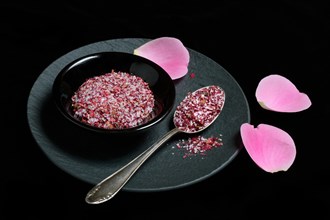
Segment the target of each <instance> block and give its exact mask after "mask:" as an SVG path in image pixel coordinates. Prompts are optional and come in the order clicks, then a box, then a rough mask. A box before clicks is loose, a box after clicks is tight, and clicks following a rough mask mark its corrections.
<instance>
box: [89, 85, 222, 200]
mask: <svg viewBox="0 0 330 220" xmlns="http://www.w3.org/2000/svg"><path fill="white" fill-rule="evenodd" d="M224 102H225V92H224V90H223V89H222V88H220V87H219V86H215V85H211V86H206V87H202V88H200V89H198V90H196V91H194V92H192V93H188V95H187V96H186V97H185V98H184V99H183V101H182V102H181V103H180V104H179V105H178V106H177V108H176V110H175V113H174V117H173V123H174V125H175V128H173V129H172V130H170V131H169V132H168V133H167V134H165V135H164V136H163V137H162V138H161V139H160V140H159V141H157V142H156V143H154V144H153V145H152V146H150V147H149V148H148V149H146V150H145V151H144V152H142V153H141V154H140V155H138V156H137V157H136V158H135V159H133V160H132V161H131V162H129V163H128V164H127V165H125V166H123V167H122V168H120V169H119V170H117V171H116V172H114V173H113V174H111V175H110V176H108V177H106V178H105V179H104V180H102V181H101V182H100V183H98V184H97V185H95V186H94V187H93V188H92V189H91V190H90V191H89V192H88V193H87V196H86V198H85V201H86V202H87V203H89V204H99V203H103V202H106V201H108V200H109V199H111V198H113V197H114V196H115V195H116V194H117V192H119V190H120V189H121V188H122V187H123V186H124V185H125V184H126V183H127V182H128V180H129V179H130V178H131V177H132V176H133V174H134V173H135V172H136V171H137V170H138V168H139V167H140V166H141V165H142V164H143V163H144V162H145V161H146V160H147V159H148V158H149V157H150V156H151V155H152V154H153V153H154V152H155V151H156V150H157V149H158V148H159V147H160V146H161V145H162V144H163V143H165V142H166V141H167V140H168V139H170V138H171V137H172V136H173V135H175V134H177V133H179V132H184V133H189V134H193V133H197V132H200V131H202V130H204V129H206V128H207V127H208V126H209V125H211V124H212V123H213V122H214V121H215V120H216V118H217V117H218V116H219V114H220V113H221V111H222V108H223V105H224Z"/></svg>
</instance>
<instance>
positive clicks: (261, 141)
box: [240, 123, 296, 173]
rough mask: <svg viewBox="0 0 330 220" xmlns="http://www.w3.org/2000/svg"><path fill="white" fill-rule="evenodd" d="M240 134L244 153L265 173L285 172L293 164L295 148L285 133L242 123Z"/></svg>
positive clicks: (265, 125)
mask: <svg viewBox="0 0 330 220" xmlns="http://www.w3.org/2000/svg"><path fill="white" fill-rule="evenodd" d="M240 132H241V137H242V141H243V144H244V146H245V149H246V151H247V152H248V154H249V155H250V157H251V158H252V160H253V161H254V162H255V163H256V164H257V165H258V166H259V167H260V168H262V169H263V170H265V171H266V172H270V173H274V172H278V171H286V170H288V169H289V168H290V167H291V165H292V164H293V162H294V160H295V157H296V147H295V143H294V141H293V140H292V138H291V137H290V135H289V134H288V133H286V132H285V131H283V130H281V129H279V128H277V127H274V126H271V125H267V124H260V125H258V126H257V127H256V128H254V126H253V125H251V124H249V123H244V124H242V125H241V128H240Z"/></svg>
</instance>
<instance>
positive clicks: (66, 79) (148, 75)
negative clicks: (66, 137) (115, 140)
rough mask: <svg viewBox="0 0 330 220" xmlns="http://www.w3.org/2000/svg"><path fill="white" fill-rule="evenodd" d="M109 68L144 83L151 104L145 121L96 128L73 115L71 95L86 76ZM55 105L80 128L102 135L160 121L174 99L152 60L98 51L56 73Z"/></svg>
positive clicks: (141, 128)
mask: <svg viewBox="0 0 330 220" xmlns="http://www.w3.org/2000/svg"><path fill="white" fill-rule="evenodd" d="M112 70H114V71H116V72H118V71H121V72H126V73H130V74H133V75H136V76H138V77H141V78H142V79H143V80H144V81H145V82H147V83H148V85H149V88H150V89H151V90H152V92H153V94H154V99H155V105H154V108H153V111H152V113H151V114H150V117H149V118H148V120H147V121H145V122H143V123H142V124H139V125H137V126H135V127H129V128H116V129H109V128H99V127H95V126H92V125H90V124H87V123H84V122H82V121H81V120H79V119H77V118H76V117H74V112H73V109H72V106H71V105H72V101H71V97H72V95H73V94H74V92H75V91H76V90H77V89H78V88H79V87H80V85H82V83H83V82H85V81H86V79H88V78H91V77H94V76H97V75H102V74H105V73H109V72H111V71H112ZM52 93H53V99H54V101H55V105H56V106H57V108H58V109H59V111H60V112H61V113H62V115H64V116H65V118H67V119H68V120H69V121H71V122H72V123H74V124H76V125H78V126H79V127H81V128H83V129H88V130H90V131H94V132H97V133H105V134H129V133H136V132H140V131H145V130H147V129H148V128H151V127H152V126H153V125H156V124H157V123H159V122H160V121H162V120H163V119H164V118H165V117H166V116H167V115H168V113H169V112H170V111H171V110H172V108H173V105H174V101H175V86H174V82H173V80H172V79H171V77H170V76H169V75H168V73H167V72H166V71H165V70H164V69H163V68H161V67H160V66H159V65H157V64H156V63H154V62H152V61H151V60H148V59H146V58H143V57H141V56H138V55H134V54H130V53H124V52H100V53H94V54H90V55H88V56H84V57H81V58H79V59H77V60H75V61H73V62H71V63H69V64H68V65H67V66H66V67H64V68H63V69H62V70H61V72H59V74H58V75H57V76H56V78H55V81H54V84H53V88H52Z"/></svg>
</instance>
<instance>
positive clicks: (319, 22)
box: [0, 0, 330, 219]
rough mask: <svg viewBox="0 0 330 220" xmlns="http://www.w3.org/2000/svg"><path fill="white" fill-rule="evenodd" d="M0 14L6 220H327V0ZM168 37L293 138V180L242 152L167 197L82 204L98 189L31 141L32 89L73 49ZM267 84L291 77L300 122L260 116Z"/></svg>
mask: <svg viewBox="0 0 330 220" xmlns="http://www.w3.org/2000/svg"><path fill="white" fill-rule="evenodd" d="M265 2H267V3H265ZM322 2H325V3H322ZM0 6H1V14H0V16H1V20H0V24H1V26H0V36H1V47H0V48H1V71H0V72H1V73H0V74H1V76H2V80H1V102H2V103H1V115H2V123H1V124H2V126H1V127H2V132H1V135H2V138H1V140H2V145H1V174H0V176H1V198H0V201H1V206H0V211H1V212H0V217H1V219H17V217H18V216H24V218H26V217H30V218H34V219H37V218H38V219H39V218H40V219H46V218H51V217H52V218H77V219H97V218H102V217H103V218H108V219H114V218H136V217H138V218H139V217H141V218H150V219H151V218H152V219H155V218H176V219H179V218H187V219H188V218H193V217H195V218H197V217H202V218H206V219H228V218H231V217H232V218H240V219H255V218H263V219H266V218H269V217H273V218H274V217H275V218H276V217H279V218H284V217H296V216H306V217H313V218H314V219H329V218H330V210H329V205H330V197H329V196H330V181H329V176H330V173H329V172H330V165H329V154H328V153H329V152H330V151H329V147H330V146H329V142H328V137H329V129H328V127H327V124H328V123H329V113H330V105H329V99H328V96H329V92H328V86H329V79H328V77H329V72H330V62H329V61H330V59H329V58H330V52H329V51H330V45H329V43H330V17H329V15H330V10H329V7H327V6H326V1H320V2H317V1H310V2H304V1H293V0H289V1H271V2H270V1H236V0H232V1H214V2H213V1H210V2H208V1H205V0H203V1H197V2H195V3H194V1H189V2H184V1H180V2H179V1H177V2H175V1H173V2H172V1H164V0H163V1H160V2H156V1H133V2H129V1H88V2H87V3H84V2H80V1H72V0H69V1H43V2H38V3H37V2H31V1H26V2H23V3H19V2H16V1H11V2H10V3H5V2H4V1H2V3H0ZM162 36H172V37H176V38H179V39H180V40H181V41H182V42H183V43H184V45H186V46H187V47H189V48H191V49H193V50H196V51H198V52H201V53H203V54H204V55H206V56H208V57H210V58H211V59H213V60H215V61H216V62H218V63H219V64H220V65H221V66H223V67H224V68H225V69H226V70H227V71H228V72H229V73H231V75H232V76H233V77H234V78H235V79H236V80H237V81H238V83H239V84H240V85H241V87H242V89H243V90H244V92H245V94H246V96H247V99H248V101H249V105H250V110H251V123H252V124H254V125H258V124H260V123H266V124H271V125H274V126H277V127H279V128H281V129H283V130H285V131H287V132H288V133H289V134H290V135H291V136H292V138H293V139H294V141H295V144H296V148H297V157H296V160H295V162H294V164H293V165H292V167H290V169H289V170H288V171H286V172H278V173H273V174H271V173H267V172H265V171H263V170H261V169H260V168H258V167H257V166H256V165H255V164H254V163H253V161H252V160H251V158H250V157H249V156H248V155H247V153H246V151H245V150H243V151H242V152H241V153H240V154H239V155H238V156H237V158H235V160H234V161H233V162H232V163H231V164H229V165H228V166H227V167H226V169H224V170H222V171H221V172H219V173H217V174H215V175H213V176H212V177H211V178H208V179H206V180H204V181H202V182H200V183H197V184H194V185H191V186H188V187H185V188H182V189H177V190H173V191H166V192H153V193H133V192H125V191H122V192H120V193H119V194H118V195H117V196H116V197H114V198H113V199H112V200H110V201H108V202H106V203H103V204H99V205H89V204H87V203H85V201H84V198H85V195H86V193H87V192H88V191H89V190H90V188H91V187H92V186H91V185H90V184H88V183H85V182H82V181H80V180H78V179H75V178H74V177H72V176H70V175H68V174H67V173H65V172H64V171H62V170H60V169H59V168H58V167H56V166H55V165H54V164H53V163H51V162H50V161H49V160H48V159H47V158H46V156H45V155H44V154H43V152H42V151H41V150H40V148H39V146H38V145H37V144H36V142H35V141H34V139H33V137H32V135H31V133H30V130H29V126H28V123H27V100H28V97H29V92H30V90H31V88H32V86H33V83H34V82H35V80H36V79H37V77H38V76H39V75H40V74H41V72H42V71H43V70H44V69H45V68H46V67H47V66H48V65H49V64H50V63H51V62H53V61H54V60H55V59H57V58H59V57H60V56H62V55H64V54H66V53H68V52H70V51H71V50H74V49H76V48H78V47H81V46H84V45H87V44H90V43H94V42H98V41H103V40H110V39H116V38H132V37H137V38H150V39H152V38H157V37H162ZM269 74H281V75H283V76H285V77H287V78H288V79H290V80H291V81H292V82H293V83H294V84H295V85H296V86H297V88H298V89H299V90H300V91H302V92H304V93H306V94H308V95H309V97H310V99H311V101H312V106H311V107H310V108H309V109H307V110H305V111H302V112H298V113H275V112H270V111H267V110H264V109H262V108H261V107H260V106H259V105H258V103H257V102H256V100H255V96H254V93H255V89H256V87H257V84H258V82H259V81H260V80H261V78H263V77H264V76H266V75H269ZM187 172H189V171H187Z"/></svg>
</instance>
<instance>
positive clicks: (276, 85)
mask: <svg viewBox="0 0 330 220" xmlns="http://www.w3.org/2000/svg"><path fill="white" fill-rule="evenodd" d="M255 95H256V98H257V101H258V103H259V104H260V105H261V107H263V108H264V109H267V110H272V111H277V112H299V111H303V110H305V109H307V108H309V107H310V106H311V104H312V103H311V101H310V99H309V97H308V96H307V95H306V94H304V93H301V92H299V90H298V89H297V88H296V86H295V85H294V84H293V83H292V82H291V81H290V80H288V79H287V78H285V77H283V76H280V75H276V74H274V75H269V76H266V77H265V78H263V79H262V80H261V81H260V82H259V84H258V86H257V90H256V93H255Z"/></svg>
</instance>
